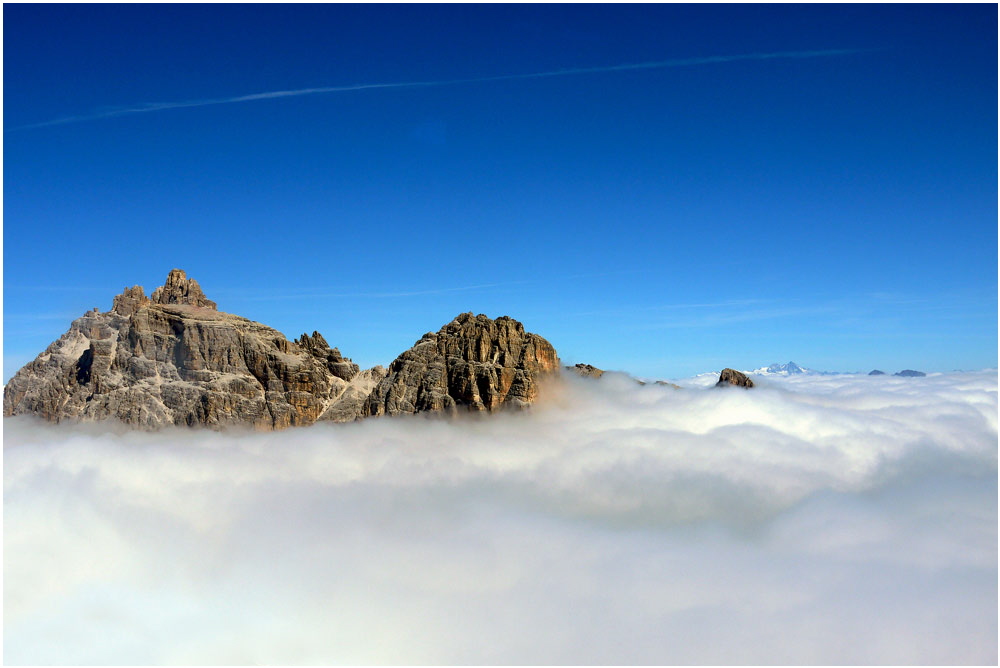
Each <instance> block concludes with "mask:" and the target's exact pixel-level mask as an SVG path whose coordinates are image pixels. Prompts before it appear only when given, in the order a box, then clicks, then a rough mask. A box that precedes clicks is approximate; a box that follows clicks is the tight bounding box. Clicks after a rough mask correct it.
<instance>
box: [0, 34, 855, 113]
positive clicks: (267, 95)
mask: <svg viewBox="0 0 1000 668" xmlns="http://www.w3.org/2000/svg"><path fill="white" fill-rule="evenodd" d="M868 51H872V49H825V50H820V51H784V52H777V53H747V54H739V55H733V56H705V57H700V58H674V59H671V60H659V61H654V62H648V63H629V64H625V65H604V66H598V67H576V68H570V69H562V70H551V71H548V72H530V73H526V74H501V75H497V76H492V77H469V78H463V79H443V80H434V81H405V82H396V83H373V84H352V85H347V86H320V87H316V88H298V89H294V90H276V91H268V92H264V93H252V94H250V95H237V96H235V97H221V98H211V99H205V100H188V101H181V102H149V103H146V104H140V105H136V106H133V107H125V108H122V109H112V110H109V111H102V112H99V113H94V114H83V115H79V116H66V117H64V118H57V119H53V120H51V121H43V122H41V123H32V124H29V125H21V126H18V127H14V128H10V129H9V130H6V132H10V131H13V130H30V129H34V128H44V127H51V126H53V125H66V124H69V123H80V122H84V121H93V120H99V119H103V118H114V117H117V116H127V115H132V114H143V113H147V112H151V111H166V110H170V109H189V108H192V107H208V106H214V105H220V104H236V103H240V102H256V101H258V100H273V99H278V98H285V97H300V96H303V95H320V94H327V93H347V92H353V91H361V90H377V89H389V88H431V87H436V86H455V85H460V84H470V83H487V82H492V81H515V80H524V79H545V78H550V77H561V76H569V75H574V74H600V73H606V72H628V71H637V70H658V69H668V68H672V67H692V66H697V65H713V64H718V63H732V62H740V61H752V60H779V59H802V58H822V57H831V56H845V55H852V54H857V53H863V52H868Z"/></svg>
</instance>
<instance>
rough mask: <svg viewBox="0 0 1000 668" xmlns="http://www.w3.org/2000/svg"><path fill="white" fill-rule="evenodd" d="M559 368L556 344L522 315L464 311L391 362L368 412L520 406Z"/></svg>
mask: <svg viewBox="0 0 1000 668" xmlns="http://www.w3.org/2000/svg"><path fill="white" fill-rule="evenodd" d="M558 370H559V359H558V357H557V356H556V351H555V349H554V348H553V347H552V345H551V344H550V343H549V342H548V341H546V340H545V339H543V338H542V337H540V336H538V335H537V334H531V333H529V332H525V331H524V325H522V324H521V323H519V322H518V321H516V320H513V319H511V318H508V317H506V316H503V317H500V318H497V319H496V320H492V319H490V318H488V317H486V316H485V315H473V314H472V313H463V314H462V315H460V316H458V317H457V318H455V319H454V320H452V321H451V322H450V323H448V324H447V325H445V326H444V327H442V328H441V330H440V331H438V332H437V333H431V332H428V333H427V334H424V336H423V338H421V339H420V340H419V341H417V342H416V343H415V344H414V345H413V347H412V348H410V349H409V350H407V351H406V352H404V353H403V354H402V355H400V356H399V357H397V358H396V359H395V361H393V363H392V364H391V365H389V370H388V374H387V375H386V377H385V378H384V379H383V380H382V381H381V382H380V383H379V384H378V385H377V386H376V387H375V389H374V390H373V391H372V393H371V395H370V396H369V397H368V400H367V402H366V404H365V409H364V414H365V415H400V414H408V413H421V412H425V411H445V412H448V413H455V412H457V411H458V410H460V409H467V410H472V411H495V410H498V409H501V408H520V407H524V406H527V405H528V404H530V403H531V402H533V401H534V400H535V399H536V398H537V396H538V386H539V382H540V381H541V379H542V378H543V377H544V376H546V375H549V374H555V373H557V372H558Z"/></svg>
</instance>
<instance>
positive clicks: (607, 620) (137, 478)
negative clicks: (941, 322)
mask: <svg viewBox="0 0 1000 668" xmlns="http://www.w3.org/2000/svg"><path fill="white" fill-rule="evenodd" d="M691 385H698V381H697V380H695V381H692V383H691ZM4 429H5V434H4V529H5V530H4V582H5V585H4V662H5V663H7V664H19V663H31V664H36V663H43V664H44V663H74V664H81V663H82V664H92V663H99V664H115V663H128V664H136V663H138V664H146V663H180V664H185V663H198V664H204V663H208V664H212V663H239V664H244V663H269V664H274V663H277V664H298V663H320V664H327V663H446V664H447V663H462V664H478V663H503V664H517V663H536V664H537V663H570V664H591V663H615V664H633V663H655V664H672V663H685V664H688V663H692V664H706V663H708V664H717V663H723V664H726V663H764V664H770V663H835V664H852V663H907V664H909V663H945V664H962V663H984V664H995V663H996V661H997V621H998V619H997V373H996V371H989V372H981V373H961V374H943V375H932V376H929V377H927V378H913V379H906V378H894V377H867V376H830V377H804V378H789V379H768V380H765V381H764V384H763V386H761V387H758V388H756V389H754V390H752V391H743V390H738V389H726V390H711V389H704V388H695V387H691V388H688V389H685V390H674V389H672V388H669V387H659V386H651V385H647V386H645V387H638V386H636V385H634V384H633V383H631V382H630V381H628V380H626V379H624V378H620V377H615V376H613V375H611V376H606V377H605V378H604V379H602V380H601V381H599V382H593V381H587V380H584V379H571V380H570V385H569V387H568V389H567V390H566V391H565V392H563V393H561V394H560V395H559V396H556V397H553V398H552V399H551V400H550V401H548V402H547V403H546V404H544V405H541V406H539V407H537V409H536V410H534V411H533V412H531V413H530V414H513V415H500V416H493V417H490V418H488V419H472V418H470V419H465V420H459V421H455V422H445V421H440V420H431V419H424V418H413V419H406V418H402V419H382V420H372V421H367V422H363V423H356V424H351V425H319V426H314V427H310V428H304V429H292V430H288V431H284V432H278V433H271V434H217V433H212V432H207V431H170V432H164V433H157V434H143V433H134V432H124V431H120V430H119V431H117V432H115V431H110V430H108V428H107V427H104V428H98V427H93V426H91V427H87V428H82V427H79V426H77V427H67V426H63V425H61V426H55V427H53V426H48V425H41V424H39V423H37V422H34V421H32V420H25V419H21V418H11V419H6V420H4Z"/></svg>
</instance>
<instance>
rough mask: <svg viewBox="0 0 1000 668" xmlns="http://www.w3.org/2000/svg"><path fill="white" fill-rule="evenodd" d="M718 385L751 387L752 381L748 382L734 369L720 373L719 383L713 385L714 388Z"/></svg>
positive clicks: (743, 375)
mask: <svg viewBox="0 0 1000 668" xmlns="http://www.w3.org/2000/svg"><path fill="white" fill-rule="evenodd" d="M720 385H722V386H725V385H735V386H736V387H745V388H748V389H749V388H751V387H753V381H752V380H750V379H749V378H748V377H747V375H746V374H745V373H742V372H740V371H737V370H736V369H723V370H722V373H720V374H719V382H718V383H716V384H715V386H716V387H719V386H720Z"/></svg>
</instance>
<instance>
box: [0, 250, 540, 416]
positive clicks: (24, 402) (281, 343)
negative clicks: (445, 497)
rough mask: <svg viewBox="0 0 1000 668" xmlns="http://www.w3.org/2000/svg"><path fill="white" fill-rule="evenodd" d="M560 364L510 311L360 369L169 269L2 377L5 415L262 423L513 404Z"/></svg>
mask: <svg viewBox="0 0 1000 668" xmlns="http://www.w3.org/2000/svg"><path fill="white" fill-rule="evenodd" d="M558 369H559V359H558V357H557V356H556V351H555V349H554V348H553V347H552V345H551V344H550V343H549V342H548V341H546V340H545V339H543V338H542V337H540V336H538V335H537V334H531V333H529V332H526V331H525V330H524V326H523V325H522V324H521V323H519V322H517V321H516V320H513V319H511V318H508V317H506V316H504V317H501V318H497V319H496V320H492V319H490V318H488V317H486V316H484V315H478V316H474V315H472V314H471V313H464V314H462V315H460V316H458V317H457V318H455V320H453V321H452V322H450V323H448V324H447V325H445V326H444V328H442V329H441V331H439V332H437V333H436V334H433V333H430V334H427V335H425V336H424V337H423V338H422V339H421V340H420V341H418V342H417V344H416V345H415V346H414V347H413V348H411V349H410V350H408V351H406V352H405V353H403V354H402V355H400V356H399V357H398V358H397V359H396V361H395V362H393V363H392V366H390V367H389V369H388V370H386V369H384V368H383V367H381V366H376V367H374V368H372V369H367V370H365V371H361V370H360V369H359V368H358V365H357V364H354V363H353V362H352V361H351V360H350V359H348V358H346V357H344V356H343V355H341V354H340V351H339V350H338V349H337V348H331V347H330V345H329V344H328V343H327V342H326V340H325V339H324V338H323V336H322V335H321V334H319V332H313V333H312V334H311V335H310V334H303V335H302V336H301V337H299V338H298V339H295V340H294V341H289V340H288V339H286V338H285V336H284V334H282V333H281V332H279V331H277V330H274V329H271V328H270V327H267V326H265V325H262V324H260V323H257V322H253V321H251V320H248V319H246V318H242V317H240V316H237V315H232V314H229V313H223V312H221V311H219V310H217V308H216V303H215V302H213V301H211V300H209V299H208V298H207V297H206V296H205V294H204V292H202V289H201V287H200V286H199V285H198V283H197V282H196V281H195V280H193V279H189V278H187V276H186V275H185V273H184V272H183V271H181V270H179V269H174V270H173V271H171V272H170V274H169V275H168V276H167V280H166V282H165V284H164V285H163V286H162V287H159V288H157V289H156V290H155V291H154V292H153V294H152V297H147V296H146V295H145V292H144V291H143V289H142V288H141V287H140V286H133V287H131V288H125V289H124V291H123V292H122V293H121V294H120V295H118V296H116V297H115V298H114V300H113V302H112V308H111V310H110V311H106V312H103V313H102V312H100V311H98V310H97V309H94V310H93V311H89V312H87V313H85V314H84V315H83V316H82V317H80V318H78V319H77V320H74V321H73V323H72V325H71V326H70V329H69V331H68V332H66V334H64V335H63V336H62V337H60V338H59V340H58V341H55V342H54V343H52V344H51V345H50V346H49V347H48V348H47V349H46V350H45V352H43V353H42V354H41V355H39V356H38V357H37V358H36V359H35V360H34V361H33V362H31V363H30V364H28V365H27V366H25V367H24V368H22V369H21V370H20V371H18V373H17V374H16V375H15V376H14V378H13V379H11V381H10V382H9V383H8V384H7V386H6V388H5V389H4V405H3V408H4V415H5V416H9V415H24V414H32V415H37V416H40V417H43V418H45V419H47V420H51V421H53V422H60V421H63V420H80V421H87V422H89V421H98V420H107V419H114V420H119V421H121V422H124V423H125V424H128V425H131V426H134V427H138V428H144V429H157V428H160V427H164V426H169V425H204V426H209V427H214V428H224V427H251V428H254V429H258V430H271V429H283V428H285V427H291V426H297V425H309V424H313V423H314V422H317V421H325V420H329V421H333V422H349V421H353V420H357V419H359V418H361V417H367V416H370V415H397V414H405V413H419V412H425V411H444V412H447V413H450V412H455V411H457V410H458V409H460V408H467V409H470V410H475V411H487V412H489V411H495V410H498V409H500V408H520V407H524V406H527V405H529V404H531V403H532V402H534V401H535V399H536V398H537V397H538V392H539V381H540V380H541V378H542V377H543V376H546V375H549V374H554V373H555V372H556V371H557V370H558Z"/></svg>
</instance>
